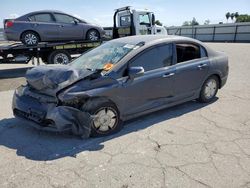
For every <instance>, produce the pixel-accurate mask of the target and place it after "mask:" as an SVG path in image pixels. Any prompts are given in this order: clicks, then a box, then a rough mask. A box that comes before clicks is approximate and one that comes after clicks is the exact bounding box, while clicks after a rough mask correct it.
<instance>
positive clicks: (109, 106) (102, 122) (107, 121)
mask: <svg viewBox="0 0 250 188" xmlns="http://www.w3.org/2000/svg"><path fill="white" fill-rule="evenodd" d="M81 110H83V111H85V112H88V113H90V114H91V115H92V116H93V117H94V118H93V120H92V122H91V134H90V136H92V137H99V136H107V135H110V134H114V133H116V132H118V131H120V130H121V129H122V127H123V121H122V120H121V119H120V114H119V111H118V109H117V107H116V106H115V105H114V104H113V103H112V102H110V101H107V100H105V99H101V98H100V99H90V100H88V101H87V102H86V103H85V104H84V105H83V106H82V109H81Z"/></svg>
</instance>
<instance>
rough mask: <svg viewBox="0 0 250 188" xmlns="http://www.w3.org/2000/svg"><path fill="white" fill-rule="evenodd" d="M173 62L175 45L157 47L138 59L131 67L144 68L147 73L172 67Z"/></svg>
mask: <svg viewBox="0 0 250 188" xmlns="http://www.w3.org/2000/svg"><path fill="white" fill-rule="evenodd" d="M172 62H173V45H172V44H165V45H162V46H156V47H153V48H151V49H149V50H146V52H144V53H142V54H141V55H139V56H138V57H136V58H135V59H134V60H132V62H131V63H130V67H143V68H144V70H145V72H147V71H151V70H155V69H159V68H163V67H167V66H171V65H172Z"/></svg>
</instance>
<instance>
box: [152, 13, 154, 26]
mask: <svg viewBox="0 0 250 188" xmlns="http://www.w3.org/2000/svg"><path fill="white" fill-rule="evenodd" d="M152 25H155V15H154V14H152Z"/></svg>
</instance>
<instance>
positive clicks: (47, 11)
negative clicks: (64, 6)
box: [28, 10, 66, 15]
mask: <svg viewBox="0 0 250 188" xmlns="http://www.w3.org/2000/svg"><path fill="white" fill-rule="evenodd" d="M39 13H63V14H66V13H65V12H62V11H59V10H38V11H34V12H30V13H28V14H29V15H30V14H39Z"/></svg>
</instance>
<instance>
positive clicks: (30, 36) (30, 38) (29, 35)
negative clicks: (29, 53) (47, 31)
mask: <svg viewBox="0 0 250 188" xmlns="http://www.w3.org/2000/svg"><path fill="white" fill-rule="evenodd" d="M21 41H22V43H23V44H25V45H27V46H34V45H37V44H38V42H39V36H38V35H37V34H36V33H35V32H32V31H26V32H24V33H23V34H22V37H21Z"/></svg>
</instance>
